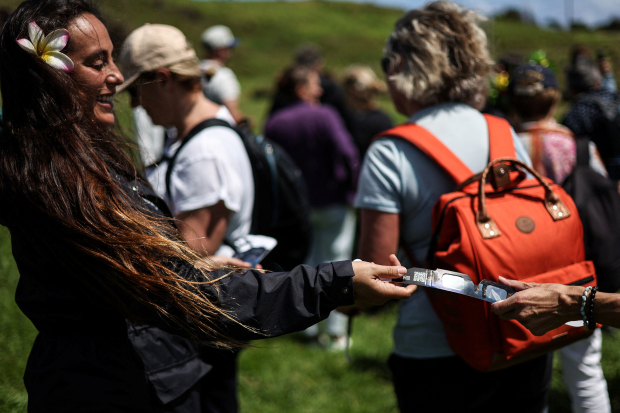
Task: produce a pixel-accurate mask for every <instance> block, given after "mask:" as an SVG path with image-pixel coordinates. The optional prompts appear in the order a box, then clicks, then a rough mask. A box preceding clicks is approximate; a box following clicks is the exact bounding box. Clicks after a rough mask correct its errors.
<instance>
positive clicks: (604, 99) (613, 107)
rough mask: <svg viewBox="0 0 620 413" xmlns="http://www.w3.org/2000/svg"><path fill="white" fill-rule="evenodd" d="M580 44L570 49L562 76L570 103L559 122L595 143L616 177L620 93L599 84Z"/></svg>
mask: <svg viewBox="0 0 620 413" xmlns="http://www.w3.org/2000/svg"><path fill="white" fill-rule="evenodd" d="M589 53H590V52H589V50H588V49H587V48H585V47H583V46H577V47H575V48H574V49H573V52H572V57H571V62H570V64H569V65H568V67H567V68H566V79H567V82H568V89H569V92H570V94H571V97H572V100H573V104H572V106H571V108H570V110H569V111H568V112H567V113H566V115H565V116H564V119H563V120H562V124H563V125H565V126H566V127H567V128H569V129H570V130H571V131H572V132H573V133H574V134H575V135H576V136H587V137H589V138H590V139H591V140H592V141H593V142H594V143H595V144H596V146H597V147H598V149H599V151H600V154H601V157H602V158H603V162H604V163H605V167H606V169H607V172H608V173H609V177H610V178H611V179H613V180H616V181H618V180H620V126H618V119H619V117H620V113H619V109H618V108H619V106H620V96H618V95H617V94H614V93H611V92H609V91H607V90H605V89H604V88H603V87H602V83H601V82H602V77H601V72H600V71H599V69H598V67H597V65H596V62H594V60H593V59H592V57H591V56H590V54H589Z"/></svg>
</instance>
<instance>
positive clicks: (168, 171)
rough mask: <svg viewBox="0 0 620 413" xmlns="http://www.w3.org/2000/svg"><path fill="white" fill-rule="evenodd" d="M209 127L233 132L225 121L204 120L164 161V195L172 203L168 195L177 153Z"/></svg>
mask: <svg viewBox="0 0 620 413" xmlns="http://www.w3.org/2000/svg"><path fill="white" fill-rule="evenodd" d="M211 126H225V127H228V128H231V129H233V130H234V128H233V127H232V125H231V124H230V123H228V122H226V121H225V120H222V119H216V118H211V119H207V120H204V121H202V122H200V123H199V124H198V125H196V126H194V127H193V128H192V130H190V131H189V133H188V134H187V135H186V136H185V138H183V142H181V145H179V148H178V149H177V151H176V152H175V153H174V155H172V156H171V157H170V158H167V159H166V160H167V161H168V167H167V169H166V193H167V194H168V197H170V198H171V199H170V201H171V202H172V197H171V194H170V179H171V177H172V167H173V165H174V162H175V161H176V160H177V158H178V157H179V153H180V152H181V149H183V147H184V146H185V145H187V143H188V142H189V141H190V140H191V139H192V138H193V137H194V136H196V135H198V134H199V133H200V132H202V130H203V129H206V128H210V127H211Z"/></svg>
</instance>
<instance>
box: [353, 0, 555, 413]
mask: <svg viewBox="0 0 620 413" xmlns="http://www.w3.org/2000/svg"><path fill="white" fill-rule="evenodd" d="M482 20H483V18H482V17H481V16H480V15H478V14H477V13H475V12H473V11H471V10H467V9H465V8H464V7H462V6H459V5H457V4H455V3H452V2H448V1H440V2H434V3H429V4H427V5H426V6H424V7H422V8H420V9H417V10H412V11H410V12H407V13H406V14H404V15H403V16H402V17H401V18H400V19H399V20H398V22H397V23H396V26H395V28H394V30H393V31H392V33H391V35H390V36H389V38H388V40H387V44H386V46H385V49H384V56H385V57H384V59H383V61H382V64H383V65H382V66H383V68H384V70H385V72H386V76H387V82H388V89H389V92H390V96H391V98H392V101H393V103H394V106H395V107H396V109H397V110H398V111H399V112H400V113H402V114H403V115H405V116H407V117H408V118H409V119H408V121H407V123H416V124H418V125H420V126H422V127H424V128H425V129H427V130H428V131H429V132H430V133H432V134H433V135H434V136H435V137H437V139H439V140H440V141H441V142H442V143H443V144H444V145H446V146H447V147H448V149H450V150H451V151H452V152H453V153H454V154H455V155H456V156H457V157H458V158H459V159H460V160H461V161H463V163H464V164H465V165H467V166H468V167H469V168H470V169H471V170H472V171H474V172H479V171H482V170H483V169H484V168H485V167H486V166H487V164H488V162H489V135H488V126H487V122H486V121H485V118H484V116H483V115H482V114H481V113H480V112H479V109H481V108H482V107H483V106H484V105H485V101H486V97H487V91H488V87H489V85H488V76H489V74H490V73H491V72H492V69H493V62H492V61H491V58H490V55H489V52H488V49H487V39H486V35H485V33H484V31H483V30H482V29H481V28H480V26H479V25H478V23H479V22H480V21H482ZM512 139H513V143H514V147H515V150H516V154H517V157H518V158H519V159H520V160H522V161H524V162H526V163H529V157H528V155H527V152H525V150H524V148H523V146H522V145H521V143H520V142H519V138H518V136H517V135H516V134H514V133H513V136H512ZM454 187H455V183H454V181H453V180H452V179H451V178H450V177H449V175H448V174H446V172H445V171H444V170H443V169H442V168H441V167H439V166H438V165H437V164H436V163H435V162H434V161H433V160H431V159H430V158H429V157H427V156H426V155H425V154H424V153H423V152H422V151H421V150H419V149H418V148H417V147H415V146H414V145H412V144H411V143H409V142H406V141H404V140H401V139H396V138H391V137H389V136H385V137H381V138H380V139H378V140H376V141H374V142H373V143H372V144H371V146H370V148H369V149H368V152H367V153H366V157H365V158H364V163H363V165H362V171H361V174H360V181H359V186H358V192H357V196H356V200H355V206H357V207H358V208H360V209H361V236H360V258H362V259H365V260H370V261H374V262H383V263H385V262H386V261H385V258H382V257H383V256H384V254H387V253H397V252H398V254H399V256H400V257H401V259H402V262H403V263H406V264H405V266H409V267H420V266H421V265H419V264H418V265H416V263H414V262H412V260H413V259H415V261H417V262H418V263H423V262H424V261H425V258H426V255H427V252H428V248H429V245H430V242H431V236H432V227H431V212H432V208H433V206H434V204H435V202H436V201H437V200H438V199H439V197H440V196H441V195H443V194H445V193H448V192H451V191H453V190H454ZM399 244H401V245H405V246H406V247H405V248H399ZM406 249H409V250H410V252H411V254H410V255H411V256H412V260H409V259H407V253H406V251H405V250H406ZM551 361H552V357H551V356H550V355H548V354H547V355H543V356H540V357H537V358H535V359H532V360H529V361H526V362H524V363H521V364H518V365H515V366H511V367H508V368H505V369H503V370H498V371H492V372H487V373H483V372H479V371H477V370H475V369H473V368H472V367H470V366H469V365H468V364H466V363H465V362H464V361H463V360H462V359H461V358H460V357H458V356H456V355H455V354H454V352H453V351H452V350H451V348H450V345H449V343H448V340H447V338H446V333H445V330H444V326H443V325H442V322H441V321H440V319H439V318H438V316H437V314H436V313H435V311H434V309H433V307H432V306H431V303H430V301H429V299H428V297H427V295H426V294H424V293H417V294H414V295H412V296H411V297H410V298H409V299H408V300H407V301H405V302H404V303H403V304H402V305H401V307H400V309H399V314H398V320H397V324H396V327H395V328H394V349H393V353H392V355H391V356H390V359H389V361H388V364H389V367H390V369H391V371H392V378H393V383H394V389H395V392H396V397H397V400H398V406H399V409H400V411H401V412H403V413H409V412H487V411H494V410H501V411H503V412H519V413H523V412H531V413H541V412H543V411H544V409H545V408H546V405H547V398H548V394H549V390H550V386H551V372H552V366H551ZM420 380H422V381H423V383H422V382H421V381H420ZM412 383H414V384H412Z"/></svg>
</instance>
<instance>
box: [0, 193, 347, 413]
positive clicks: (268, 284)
mask: <svg viewBox="0 0 620 413" xmlns="http://www.w3.org/2000/svg"><path fill="white" fill-rule="evenodd" d="M128 187H129V188H133V189H134V190H135V191H136V194H137V193H138V192H141V189H144V188H139V187H138V186H136V185H131V184H128ZM135 199H136V207H137V208H144V207H146V208H152V207H153V204H152V203H151V202H149V201H147V200H146V199H145V198H144V197H142V196H136V197H135ZM149 199H150V198H149ZM8 227H9V230H10V232H11V239H12V247H13V255H14V257H15V260H16V262H17V266H18V268H19V271H20V281H19V284H18V287H17V292H16V302H17V304H18V306H19V307H20V309H21V310H22V311H23V312H24V314H26V316H28V318H30V320H31V321H32V322H33V324H34V325H35V327H36V328H37V330H38V331H39V335H38V336H37V339H36V340H35V343H34V346H33V349H32V352H31V354H30V357H29V359H28V364H27V367H26V372H25V376H24V381H25V384H26V389H27V390H28V394H29V406H28V408H29V411H31V412H56V411H62V412H73V411H76V412H77V411H80V412H83V411H88V412H99V411H100V412H116V411H119V412H120V411H131V412H143V411H144V412H156V411H161V410H162V409H163V407H162V405H161V402H162V401H164V402H165V400H171V399H173V398H174V397H176V396H177V395H178V393H179V391H181V390H182V389H183V388H188V387H189V386H191V385H192V384H193V383H191V381H192V380H194V379H196V380H197V378H199V377H201V376H202V375H204V374H206V371H204V370H205V369H208V365H205V364H204V363H201V362H199V361H198V359H197V358H196V357H195V356H196V347H195V343H193V342H191V341H189V340H185V339H184V338H181V337H178V335H181V336H182V335H183V334H184V333H183V331H182V330H181V329H179V328H178V326H175V325H173V324H171V323H169V322H167V320H165V319H163V318H161V317H160V316H159V315H158V314H156V313H155V312H154V311H152V310H150V309H149V308H147V307H144V306H142V305H141V304H140V303H138V302H137V301H135V300H134V301H132V297H127V302H126V304H128V306H129V307H130V308H131V309H132V312H134V313H137V314H140V316H141V317H142V319H143V320H146V321H147V322H148V323H149V324H150V325H151V326H152V327H145V326H135V325H133V324H131V323H128V322H127V320H126V319H125V317H124V316H123V314H121V313H120V312H119V311H118V310H117V309H116V308H115V307H114V306H112V305H111V304H110V303H109V301H108V298H109V297H107V296H106V292H105V291H101V292H95V291H93V290H92V289H90V288H87V287H85V286H84V284H82V283H80V282H79V280H77V279H76V277H80V276H81V275H82V274H70V273H68V272H67V271H65V270H64V268H66V266H65V265H63V263H62V262H59V258H58V257H57V256H55V255H54V254H53V253H52V252H50V251H53V248H47V247H48V245H46V242H45V240H43V241H42V240H40V239H38V238H37V237H36V234H33V233H32V231H29V230H28V225H24V226H22V225H18V224H15V225H8ZM176 271H177V273H178V274H179V275H181V276H182V277H183V278H185V279H192V280H201V279H204V277H203V275H202V273H201V272H200V271H198V270H197V269H196V268H194V267H193V266H191V265H190V264H188V263H185V264H183V263H181V264H178V265H177V266H176ZM210 275H211V276H213V277H214V278H217V277H219V276H221V275H223V272H222V271H215V272H213V273H211V274H210ZM85 276H86V275H85ZM352 276H353V270H352V266H351V263H350V262H348V261H343V262H336V263H329V264H322V265H320V266H319V267H317V268H312V267H309V266H304V265H302V266H298V267H296V268H294V269H293V270H292V271H291V272H288V273H270V274H263V273H260V272H257V271H247V272H245V273H242V274H238V273H234V274H232V275H230V276H228V277H225V278H223V279H222V280H221V282H220V283H219V294H217V295H218V299H219V302H220V303H221V305H222V306H223V307H224V308H227V309H230V310H233V311H234V312H235V315H236V318H237V319H238V320H239V321H240V323H241V324H244V325H246V326H250V327H254V328H256V329H258V330H260V332H256V331H252V330H249V329H247V328H245V327H243V326H242V325H241V324H238V323H236V322H234V321H231V320H229V319H228V318H225V317H222V318H220V319H219V320H218V321H217V322H218V324H219V326H220V328H221V329H222V330H223V331H225V332H226V333H228V334H229V335H230V336H232V337H234V338H235V339H238V340H253V339H260V338H266V337H275V336H278V335H282V334H286V333H290V332H294V331H299V330H302V329H304V328H306V327H308V326H310V325H312V324H314V323H316V322H318V321H320V320H322V319H324V318H326V317H327V315H328V314H329V312H330V311H331V310H333V309H335V308H336V307H338V306H341V305H349V304H352V303H353V288H352V281H351V278H352ZM203 288H205V289H206V292H207V293H208V294H211V295H213V296H214V297H215V296H216V292H215V290H214V289H213V287H210V286H208V285H205V286H204V287H203ZM161 304H163V305H164V306H165V303H161ZM153 327H156V328H153ZM158 329H159V330H158ZM168 333H169V334H168ZM185 338H187V337H185ZM158 346H159V347H158ZM158 399H159V400H158Z"/></svg>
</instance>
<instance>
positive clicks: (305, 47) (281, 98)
mask: <svg viewBox="0 0 620 413" xmlns="http://www.w3.org/2000/svg"><path fill="white" fill-rule="evenodd" d="M293 65H295V66H303V67H307V68H309V69H311V70H314V71H315V72H317V73H318V75H319V81H320V85H321V89H322V90H323V93H322V94H321V97H320V98H319V100H320V102H321V103H322V104H324V105H329V106H331V107H332V108H333V109H336V111H337V112H338V114H339V115H340V117H341V118H342V120H343V121H344V124H345V126H346V128H347V130H348V131H349V133H351V134H352V133H353V119H352V118H351V114H350V112H349V110H348V108H347V105H346V103H345V98H344V93H343V91H342V89H341V88H340V86H339V85H338V82H337V81H336V80H334V79H333V77H332V76H331V75H329V74H328V73H326V72H325V60H324V59H323V53H322V52H321V49H320V48H319V47H318V46H317V45H315V44H312V43H305V44H302V45H300V46H298V47H297V48H296V49H295V51H294V53H293ZM296 101H297V100H296V98H295V97H294V96H293V97H291V96H289V95H287V94H282V93H279V92H277V91H276V93H275V95H274V99H273V103H272V106H271V109H270V110H269V115H272V114H274V113H275V112H277V111H278V110H280V109H283V108H285V107H286V106H288V105H291V104H294V103H295V102H296Z"/></svg>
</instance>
